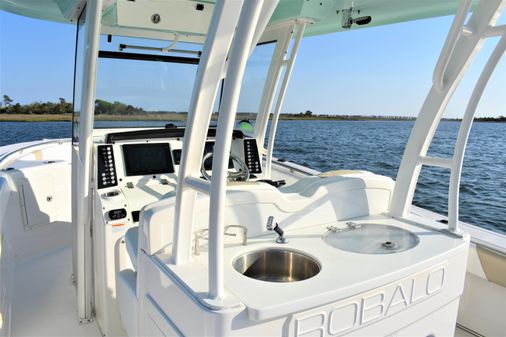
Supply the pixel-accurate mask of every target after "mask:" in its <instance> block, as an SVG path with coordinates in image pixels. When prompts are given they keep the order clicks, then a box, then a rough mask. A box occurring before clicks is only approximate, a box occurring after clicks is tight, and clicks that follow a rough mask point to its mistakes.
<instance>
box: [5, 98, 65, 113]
mask: <svg viewBox="0 0 506 337" xmlns="http://www.w3.org/2000/svg"><path fill="white" fill-rule="evenodd" d="M0 113H3V114H26V115H32V114H33V115H45V114H65V113H72V104H71V103H69V102H67V101H66V100H65V99H64V98H61V97H60V98H59V100H58V103H53V102H35V103H30V104H20V103H14V100H13V99H11V98H10V97H9V96H8V95H3V97H2V101H1V102H0Z"/></svg>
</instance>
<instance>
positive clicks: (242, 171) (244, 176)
mask: <svg viewBox="0 0 506 337" xmlns="http://www.w3.org/2000/svg"><path fill="white" fill-rule="evenodd" d="M212 157H213V153H212V152H208V153H206V155H205V156H204V158H202V165H201V166H200V173H202V176H204V178H206V180H208V181H211V176H210V175H209V173H207V170H206V168H205V165H204V163H205V162H206V160H208V159H210V158H212ZM230 159H232V161H234V162H236V163H237V164H238V165H239V170H237V172H231V171H228V175H227V180H228V181H247V180H248V179H249V176H250V174H249V168H248V165H246V163H245V162H244V161H243V160H242V159H241V158H239V157H238V156H236V155H235V154H233V153H230Z"/></svg>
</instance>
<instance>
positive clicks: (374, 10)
mask: <svg viewBox="0 0 506 337" xmlns="http://www.w3.org/2000/svg"><path fill="white" fill-rule="evenodd" d="M124 1H128V0H104V21H103V24H104V25H110V26H115V21H114V20H111V18H110V16H111V13H116V11H115V8H116V5H117V2H124ZM136 1H137V4H139V3H142V2H145V3H151V5H156V3H159V4H163V3H170V2H179V3H181V1H185V2H188V3H195V4H197V3H202V4H204V5H206V4H210V3H211V4H213V3H214V2H215V1H194V0H136ZM246 1H255V0H246ZM85 2H86V1H84V0H0V9H2V10H5V11H8V12H11V13H15V14H19V15H24V16H29V17H33V18H38V19H42V20H49V21H56V22H67V23H70V22H71V21H72V20H71V18H72V17H75V15H76V12H78V11H79V9H80V8H82V6H83V4H84V3H85ZM459 4H460V0H280V2H279V5H278V7H277V9H276V11H275V12H274V15H273V16H272V19H271V23H275V22H280V21H286V20H289V19H294V18H307V19H310V20H311V21H312V22H313V24H312V25H309V26H308V27H307V29H306V34H305V35H307V36H308V35H319V34H326V33H332V32H337V31H342V30H344V29H343V28H342V11H343V9H349V8H351V7H353V9H354V10H355V11H356V10H360V13H357V12H354V13H353V16H354V17H356V16H371V18H372V21H371V23H370V24H367V25H364V26H358V25H353V26H352V28H351V29H357V28H364V27H372V26H379V25H385V24H391V23H396V22H403V21H410V20H417V19H422V18H429V17H436V16H443V15H450V14H453V13H455V11H456V9H457V8H458V6H459ZM188 33H191V32H188Z"/></svg>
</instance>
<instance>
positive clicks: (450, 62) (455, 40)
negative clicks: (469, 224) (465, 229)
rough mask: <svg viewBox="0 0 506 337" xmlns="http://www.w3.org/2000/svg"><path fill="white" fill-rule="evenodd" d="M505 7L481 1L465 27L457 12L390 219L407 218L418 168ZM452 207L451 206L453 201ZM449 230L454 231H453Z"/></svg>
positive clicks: (498, 0) (496, 0)
mask: <svg viewBox="0 0 506 337" xmlns="http://www.w3.org/2000/svg"><path fill="white" fill-rule="evenodd" d="M505 4H506V0H481V1H480V2H479V3H478V5H477V6H476V8H475V9H474V12H473V15H472V16H471V18H470V19H469V21H468V23H467V24H464V20H462V17H461V16H466V15H467V13H466V12H465V11H463V10H459V11H458V12H457V13H458V17H456V18H455V19H454V21H455V22H458V23H459V24H460V28H459V29H460V31H459V32H458V35H456V36H455V35H454V34H456V33H455V32H456V30H455V29H456V28H455V27H459V25H452V29H451V31H450V35H451V37H450V38H448V39H447V40H446V43H447V44H451V46H448V47H447V46H446V45H445V47H444V48H443V52H442V53H441V56H440V59H439V61H438V66H437V67H436V69H435V76H434V77H433V86H432V88H431V89H430V91H429V94H428V95H427V98H426V99H425V102H424V103H423V106H422V108H421V111H420V114H419V116H418V118H417V120H416V122H415V125H414V126H413V130H412V131H411V135H410V137H409V140H408V144H407V146H406V149H405V151H404V155H403V158H402V161H401V165H400V167H399V171H398V173H397V179H396V183H395V188H394V193H393V196H392V202H391V207H390V212H391V214H392V215H393V216H397V217H406V216H408V215H409V213H410V210H411V203H412V201H413V196H414V193H415V189H416V184H417V182H418V177H419V174H420V170H421V167H422V165H423V164H424V160H425V159H426V158H427V156H426V155H427V151H428V149H429V146H430V144H431V142H432V139H433V137H434V133H435V132H436V129H437V126H438V125H439V122H440V120H441V117H442V115H443V113H444V111H445V109H446V106H447V104H448V102H449V101H450V99H451V97H452V95H453V93H454V92H455V89H456V88H457V87H458V85H459V83H460V80H461V79H462V77H463V76H464V74H465V72H466V70H467V68H468V67H469V66H470V64H471V62H472V60H473V59H474V57H475V56H476V54H477V53H478V51H479V50H480V48H481V46H482V45H483V43H484V38H486V37H487V33H488V32H489V31H490V27H491V25H493V24H495V23H496V21H497V20H498V18H499V14H500V12H501V11H502V9H503V8H504V5H505ZM467 6H468V1H467V0H462V5H461V8H467ZM452 160H454V159H453V158H452ZM459 174H460V173H459ZM454 181H455V177H454ZM453 188H454V187H453ZM449 192H450V191H449ZM450 193H452V192H450ZM452 203H453V204H454V201H453V199H452ZM452 229H453V230H454V231H456V230H457V228H456V227H453V228H452Z"/></svg>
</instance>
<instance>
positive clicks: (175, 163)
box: [95, 128, 262, 223]
mask: <svg viewBox="0 0 506 337" xmlns="http://www.w3.org/2000/svg"><path fill="white" fill-rule="evenodd" d="M184 131H185V129H184V128H168V129H142V130H135V131H121V132H113V133H108V134H105V135H104V136H103V137H102V139H101V140H100V141H96V156H97V157H96V158H97V160H96V171H95V172H96V179H95V181H96V188H97V190H98V195H99V196H101V198H100V201H99V203H100V204H102V211H103V214H104V221H105V222H108V221H117V220H123V221H128V222H130V223H135V222H137V221H138V218H139V211H140V209H141V208H142V207H143V206H145V205H146V204H148V203H151V202H154V201H157V200H160V199H161V198H163V197H166V196H168V195H169V194H170V193H173V192H174V191H175V186H176V180H177V172H178V171H179V165H180V161H181V150H182V147H183V137H184ZM215 136H216V129H209V131H208V134H207V141H206V145H205V149H204V155H206V154H207V153H208V152H212V151H213V148H214V140H215ZM232 138H233V139H232V147H231V152H232V153H233V154H234V155H236V156H237V157H239V158H240V159H242V160H243V161H244V162H245V163H246V165H247V166H248V168H249V170H250V174H252V175H253V177H254V178H261V176H262V166H261V161H260V156H259V151H258V147H257V144H256V140H255V139H254V138H250V137H247V136H245V135H244V134H243V133H242V132H241V131H237V130H236V131H234V133H233V135H232ZM204 167H205V169H206V170H208V171H209V170H211V169H212V159H207V160H206V161H205V162H204ZM229 169H231V170H233V169H234V162H233V161H232V160H230V161H229Z"/></svg>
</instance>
